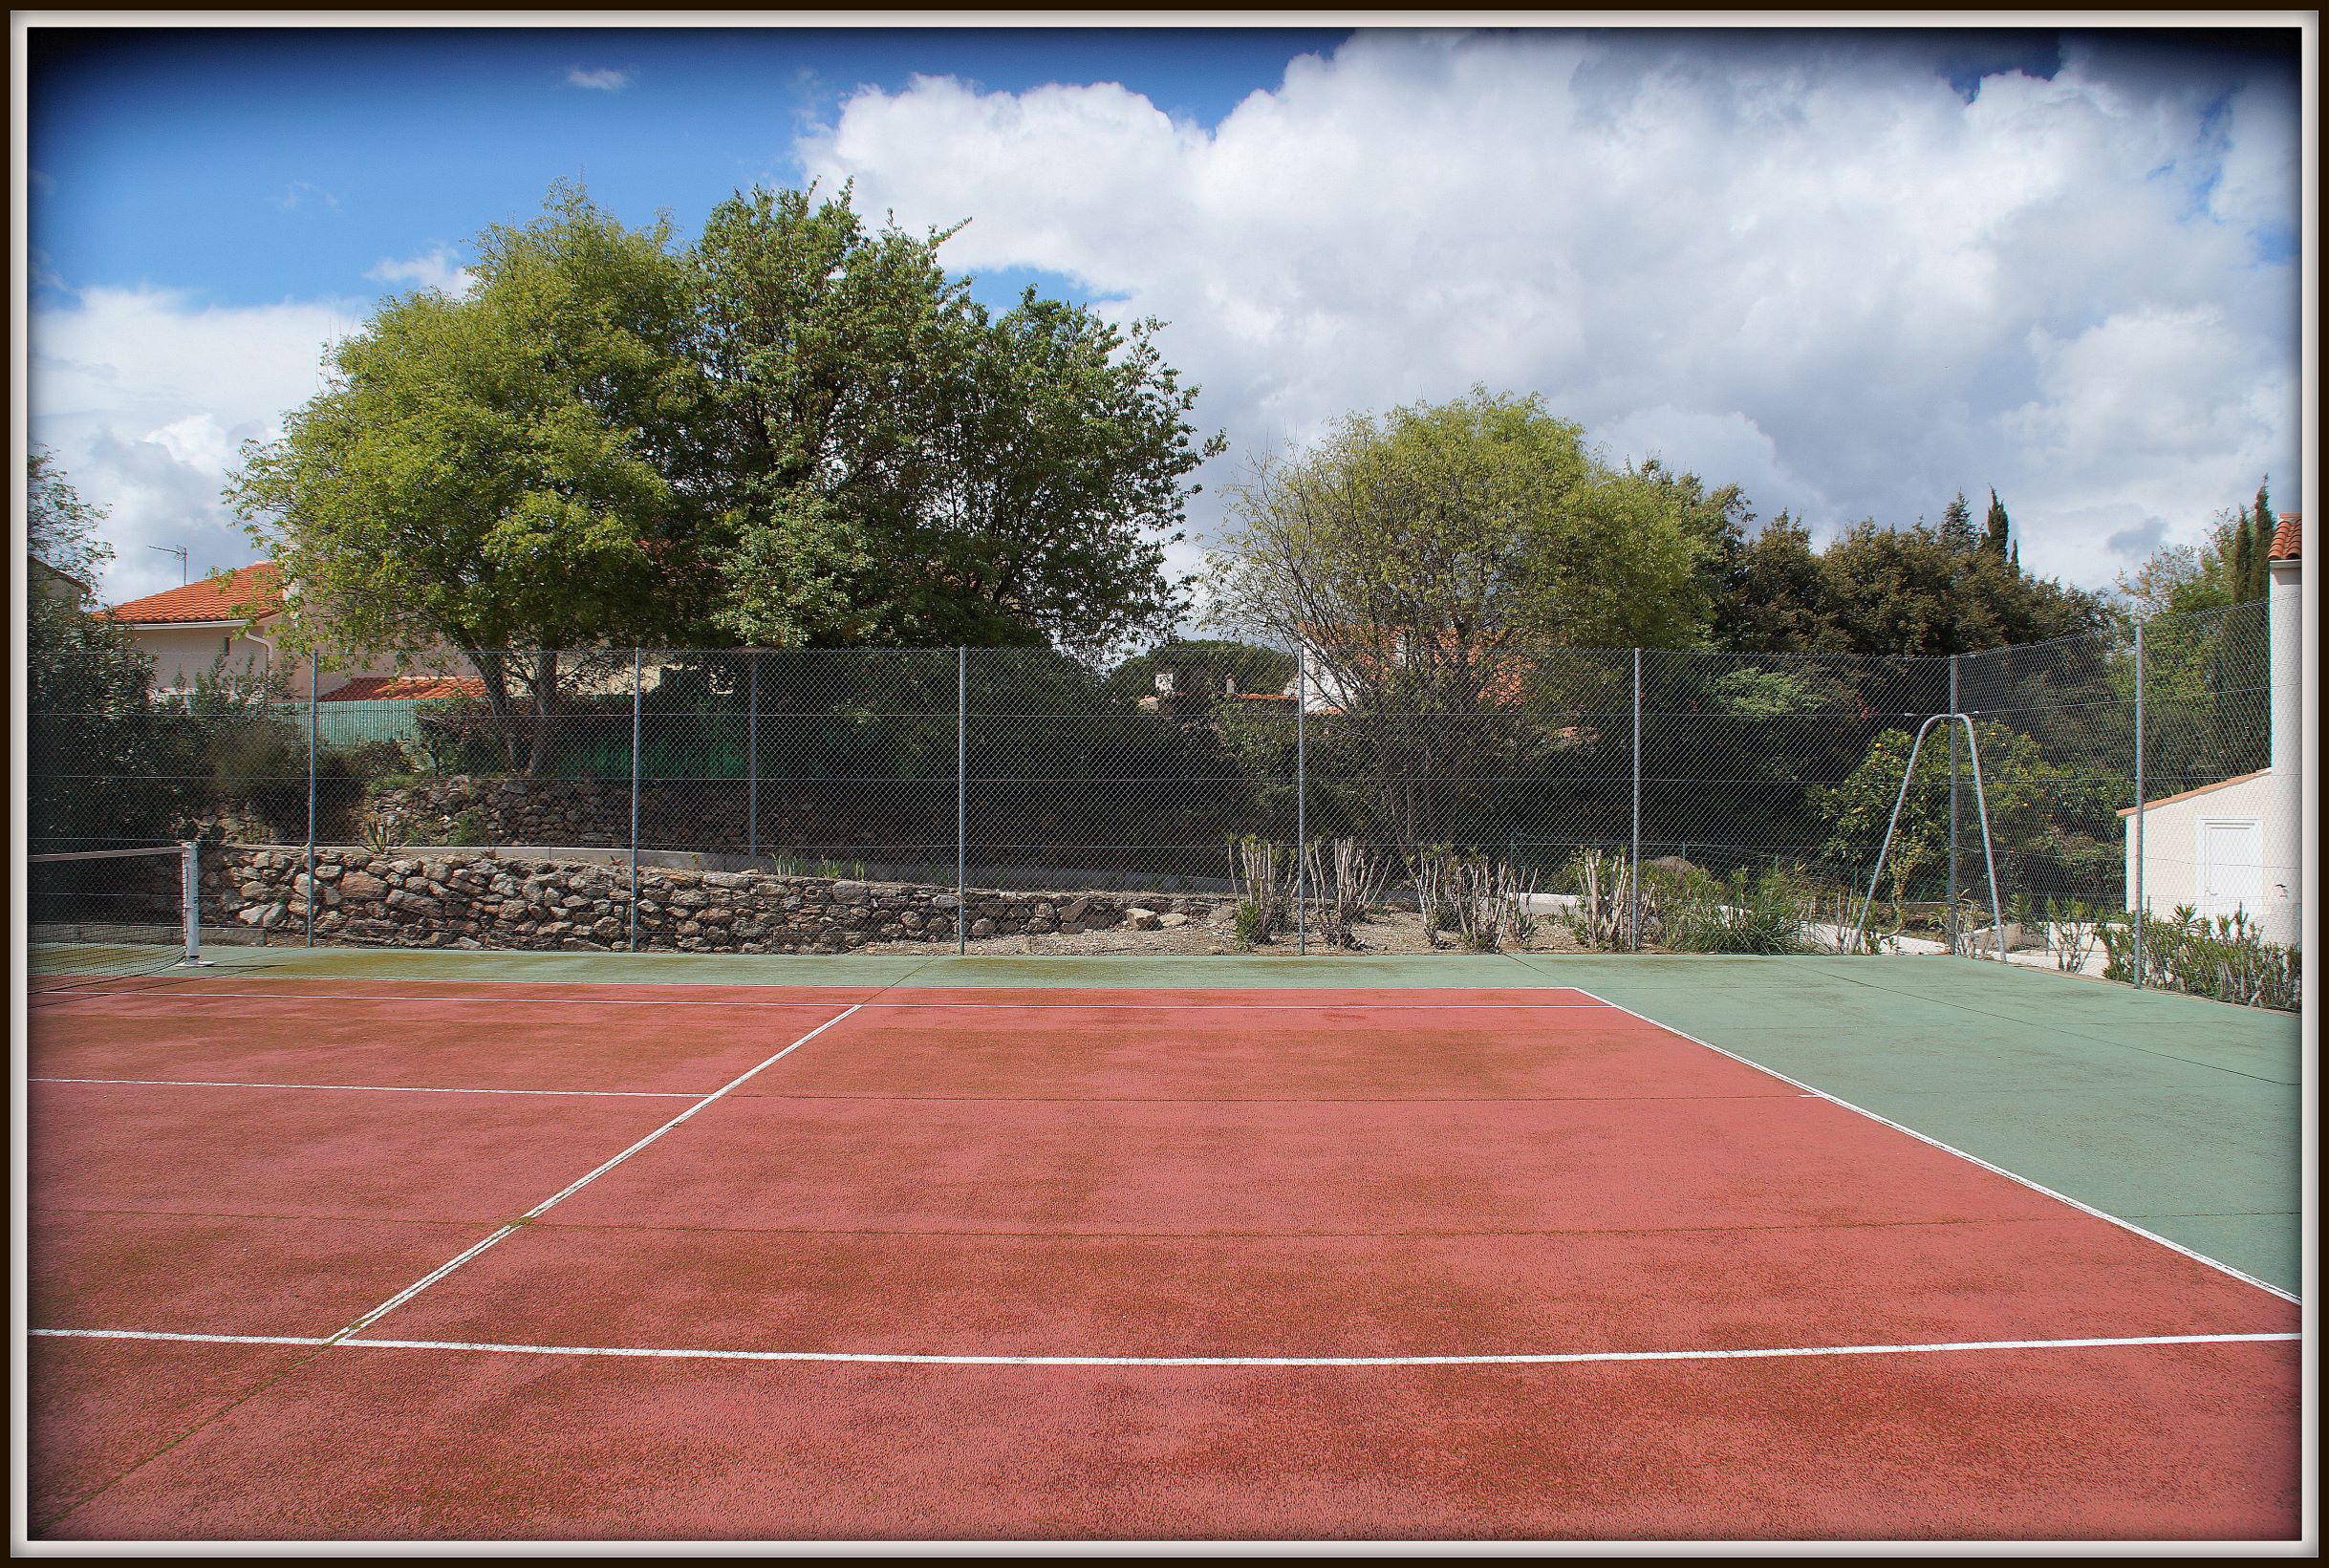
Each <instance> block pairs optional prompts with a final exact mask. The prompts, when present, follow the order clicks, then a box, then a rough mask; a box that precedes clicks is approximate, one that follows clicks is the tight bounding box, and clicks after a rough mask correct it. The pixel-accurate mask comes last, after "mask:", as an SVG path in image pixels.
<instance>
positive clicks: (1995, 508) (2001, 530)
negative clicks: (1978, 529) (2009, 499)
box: [1981, 484, 2013, 555]
mask: <svg viewBox="0 0 2329 1568" xmlns="http://www.w3.org/2000/svg"><path fill="white" fill-rule="evenodd" d="M1984 522H1985V527H1984V530H1983V538H1982V541H1981V548H1984V549H1986V550H1988V551H1989V552H1990V553H1991V554H1993V555H2003V554H2005V552H2006V539H2007V537H2008V535H2009V534H2011V533H2012V531H2013V524H2012V523H2011V522H2010V521H2008V519H2007V517H2006V507H2005V503H2004V502H2002V501H2000V500H1998V499H1997V487H1996V486H1995V485H1994V484H1993V485H1992V486H1990V515H1989V516H1988V518H1987V519H1985V520H1984Z"/></svg>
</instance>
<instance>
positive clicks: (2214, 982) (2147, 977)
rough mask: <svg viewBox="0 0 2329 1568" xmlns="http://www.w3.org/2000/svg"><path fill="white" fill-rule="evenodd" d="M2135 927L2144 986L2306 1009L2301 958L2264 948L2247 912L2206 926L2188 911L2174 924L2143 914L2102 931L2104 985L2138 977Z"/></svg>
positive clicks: (2273, 946) (2182, 909) (2181, 910)
mask: <svg viewBox="0 0 2329 1568" xmlns="http://www.w3.org/2000/svg"><path fill="white" fill-rule="evenodd" d="M2138 920H2140V921H2141V922H2142V926H2143V983H2144V984H2146V985H2149V986H2156V987H2158V988H2159V989H2161V990H2166V991H2182V992H2186V993H2189V995H2191V996H2195V997H2212V998H2214V999H2216V1000H2218V1001H2229V1002H2234V1003H2237V1004H2238V1005H2240V1006H2242V1007H2271V1008H2276V1009H2278V1010H2280V1011H2282V1012H2291V1013H2293V1012H2296V1011H2297V1008H2298V1006H2299V1005H2300V1003H2301V1002H2302V1001H2303V974H2302V968H2303V964H2302V954H2301V953H2300V952H2299V951H2298V950H2297V949H2296V948H2294V947H2283V946H2281V945H2280V944H2279V943H2277V942H2268V941H2266V940H2265V939H2264V934H2263V933H2262V932H2261V931H2260V930H2259V929H2258V928H2257V927H2255V926H2254V925H2252V924H2251V923H2250V922H2249V918H2248V915H2247V913H2245V912H2243V911H2234V912H2233V913H2231V914H2219V915H2217V916H2216V917H2215V918H2214V919H2213V920H2209V919H2207V918H2205V917H2203V916H2202V915H2200V914H2198V913H2196V912H2194V911H2193V910H2192V908H2191V906H2190V905H2189V904H2186V905H2181V906H2179V907H2178V908H2177V909H2176V911H2175V913H2174V915H2173V916H2172V917H2169V918H2165V919H2163V918H2161V917H2160V916H2158V915H2156V914H2144V915H2129V916H2128V917H2127V918H2125V919H2124V920H2113V921H2106V922H2104V923H2103V926H2102V927H2101V930H2100V935H2101V938H2102V941H2103V955H2104V957H2103V978H2104V979H2111V980H2133V979H2134V978H2135V928H2136V922H2137V921H2138Z"/></svg>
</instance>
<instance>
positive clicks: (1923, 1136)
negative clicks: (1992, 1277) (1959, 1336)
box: [1579, 987, 2303, 1305]
mask: <svg viewBox="0 0 2329 1568" xmlns="http://www.w3.org/2000/svg"><path fill="white" fill-rule="evenodd" d="M1579 991H1580V994H1582V995H1584V996H1588V997H1592V998H1593V999H1594V1000H1596V1001H1599V1002H1601V1003H1602V1004H1603V1005H1605V1006H1607V1007H1614V1008H1616V1009H1617V1010H1618V1011H1619V1012H1621V1013H1626V1014H1629V1015H1631V1016H1632V1017H1634V1018H1637V1019H1640V1020H1642V1021H1643V1022H1644V1023H1647V1024H1649V1025H1650V1027H1651V1028H1653V1029H1663V1030H1665V1031H1666V1032H1667V1033H1668V1034H1670V1035H1672V1036H1673V1037H1674V1038H1675V1039H1677V1040H1687V1041H1689V1042H1691V1043H1692V1044H1693V1045H1702V1046H1704V1047H1705V1048H1706V1049H1708V1050H1710V1051H1713V1052H1714V1054H1715V1055H1717V1056H1727V1057H1729V1058H1730V1059H1731V1060H1732V1061H1734V1062H1736V1063H1739V1064H1740V1065H1741V1066H1745V1067H1752V1068H1754V1069H1755V1070H1756V1071H1757V1072H1759V1073H1763V1074H1766V1075H1768V1076H1770V1077H1772V1078H1776V1079H1778V1080H1779V1082H1780V1083H1782V1084H1793V1085H1795V1086H1796V1087H1797V1088H1799V1089H1801V1090H1802V1091H1803V1092H1804V1093H1805V1094H1806V1095H1808V1096H1809V1097H1810V1098H1812V1099H1815V1100H1824V1101H1826V1102H1827V1103H1828V1104H1829V1105H1831V1106H1840V1107H1842V1108H1843V1109H1844V1110H1848V1111H1850V1112H1851V1113H1852V1114H1853V1115H1855V1116H1865V1117H1866V1118H1867V1119H1868V1120H1869V1121H1871V1122H1877V1123H1881V1124H1883V1125H1884V1126H1886V1127H1888V1128H1891V1129H1892V1130H1893V1131H1895V1132H1905V1133H1907V1134H1908V1136H1909V1137H1911V1138H1914V1139H1915V1140H1916V1141H1917V1142H1918V1143H1921V1144H1930V1145H1931V1146H1932V1147H1933V1148H1935V1149H1940V1150H1941V1151H1942V1152H1943V1153H1947V1154H1954V1155H1955V1156H1956V1157H1957V1158H1959V1159H1961V1160H1967V1161H1970V1162H1971V1163H1973V1164H1974V1165H1977V1166H1979V1167H1981V1169H1982V1170H1984V1171H1991V1172H1993V1173H1994V1174H1996V1175H2000V1176H2003V1177H2005V1178H2006V1180H2008V1181H2010V1182H2013V1183H2015V1184H2016V1185H2017V1186H2021V1187H2027V1188H2028V1189H2030V1191H2031V1192H2038V1193H2042V1194H2044V1195H2045V1196H2047V1197H2050V1198H2052V1199H2054V1200H2055V1201H2056V1202H2057V1203H2066V1204H2068V1205H2069V1206H2070V1207H2071V1208H2073V1209H2076V1210H2078V1211H2079V1213H2081V1214H2092V1215H2093V1216H2094V1217H2095V1218H2097V1219H2100V1220H2105V1221H2107V1222H2109V1223H2110V1224H2113V1225H2116V1226H2118V1227H2119V1228H2120V1229H2121V1230H2123V1231H2129V1232H2132V1233H2133V1234H2135V1235H2139V1236H2142V1237H2143V1238H2144V1239H2145V1240H2146V1241H2156V1242H2158V1243H2159V1244H2160V1245H2161V1246H2163V1247H2165V1248H2167V1250H2168V1251H2169V1252H2172V1253H2181V1254H2182V1255H2183V1256H2184V1257H2189V1258H2190V1259H2191V1260H2192V1261H2193V1262H2194V1263H2205V1264H2206V1265H2207V1266H2208V1267H2210V1268H2211V1269H2214V1270H2215V1271H2216V1272H2217V1273H2219V1274H2227V1275H2230V1276H2232V1278H2234V1279H2237V1280H2239V1281H2240V1282H2241V1283H2242V1284H2246V1285H2254V1286H2255V1287H2256V1288H2257V1289H2258V1290H2260V1291H2263V1292H2265V1293H2266V1294H2267V1295H2271V1296H2277V1297H2279V1298H2280V1299H2281V1300H2284V1301H2287V1302H2290V1303H2291V1304H2293V1305H2302V1304H2303V1303H2302V1302H2301V1301H2299V1300H2298V1299H2297V1297H2296V1296H2294V1295H2292V1294H2290V1293H2289V1292H2288V1291H2285V1290H2282V1289H2281V1288H2280V1287H2279V1286H2278V1285H2275V1284H2273V1283H2271V1282H2269V1281H2267V1280H2263V1279H2259V1278H2256V1277H2255V1276H2254V1275H2253V1274H2250V1273H2248V1272H2247V1271H2246V1270H2244V1269H2236V1268H2233V1267H2232V1265H2231V1264H2230V1263H2226V1262H2223V1261H2221V1260H2219V1259H2217V1258H2213V1257H2209V1256H2208V1255H2207V1254H2206V1253H2203V1252H2195V1251H2194V1250H2192V1249H2191V1248H2189V1247H2187V1246H2185V1245H2184V1244H2183V1243H2182V1242H2180V1241H2173V1240H2170V1239H2168V1238H2167V1236H2164V1235H2160V1234H2159V1233H2158V1232H2157V1231H2146V1230H2145V1229H2144V1228H2143V1227H2142V1226H2140V1225H2138V1224H2136V1223H2135V1222H2134V1221H2133V1220H2130V1219H2122V1218H2120V1217H2119V1216H2118V1215H2117V1214H2109V1213H2107V1212H2105V1211H2103V1210H2101V1209H2098V1208H2096V1207H2095V1206H2094V1205H2093V1204H2091V1203H2081V1202H2080V1201H2079V1200H2078V1199H2077V1198H2074V1197H2072V1196H2071V1195H2070V1194H2069V1193H2067V1192H2056V1191H2055V1190H2054V1189H2053V1188H2051V1187H2048V1186H2046V1185H2045V1184H2044V1183H2043V1182H2036V1181H2032V1180H2031V1179H2030V1178H2029V1177H2027V1176H2024V1175H2018V1174H2016V1172H2014V1171H2008V1170H2007V1169H2006V1168H2005V1167H2004V1166H2002V1165H1993V1164H1991V1163H1990V1162H1989V1161H1988V1160H1985V1159H1983V1158H1982V1157H1981V1156H1980V1155H1978V1154H1971V1153H1968V1152H1966V1151H1965V1150H1964V1149H1959V1148H1958V1147H1957V1146H1956V1145H1954V1144H1945V1143H1943V1142H1942V1141H1941V1140H1940V1139H1938V1138H1935V1137H1932V1136H1931V1135H1930V1134H1928V1133H1923V1132H1919V1131H1918V1130H1917V1129H1916V1128H1912V1127H1908V1126H1905V1125H1903V1124H1902V1123H1899V1122H1896V1121H1894V1120H1892V1118H1891V1117H1889V1116H1881V1115H1879V1114H1877V1113H1876V1112H1875V1111H1872V1110H1870V1109H1868V1108H1867V1106H1856V1105H1854V1104H1852V1102H1850V1101H1849V1100H1844V1099H1840V1098H1839V1097H1837V1096H1836V1095H1833V1094H1830V1093H1828V1092H1827V1091H1826V1090H1825V1089H1822V1088H1816V1087H1814V1086H1813V1085H1809V1084H1806V1083H1804V1082H1803V1081H1802V1080H1801V1079H1800V1078H1790V1077H1788V1076H1787V1075H1786V1074H1785V1073H1783V1072H1780V1071H1779V1069H1778V1068H1776V1067H1767V1066H1765V1065H1763V1063H1760V1062H1757V1061H1754V1060H1752V1059H1750V1058H1747V1057H1743V1056H1740V1055H1739V1054H1738V1053H1737V1052H1736V1051H1726V1050H1724V1049H1723V1048H1722V1047H1721V1046H1719V1045H1717V1044H1715V1043H1714V1042H1713V1041H1711V1040H1700V1039H1699V1038H1698V1037H1697V1036H1696V1035H1693V1034H1689V1033H1686V1032H1685V1031H1683V1030H1680V1029H1677V1028H1675V1027H1674V1026H1673V1025H1672V1024H1671V1023H1662V1022H1660V1021H1659V1020H1656V1019H1653V1018H1651V1017H1650V1015H1648V1014H1647V1013H1636V1012H1634V1010H1633V1009H1632V1008H1630V1007H1628V1006H1626V1005H1625V1004H1624V1003H1623V1002H1615V1001H1610V1000H1609V999H1607V997H1601V996H1596V995H1595V994H1594V993H1593V992H1590V991H1585V990H1584V989H1583V988H1582V987H1580V988H1579Z"/></svg>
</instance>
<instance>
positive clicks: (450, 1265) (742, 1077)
mask: <svg viewBox="0 0 2329 1568" xmlns="http://www.w3.org/2000/svg"><path fill="white" fill-rule="evenodd" d="M862 1005H863V1004H862V1003H852V1004H851V1006H850V1007H849V1008H848V1010H847V1011H845V1012H841V1013H837V1014H835V1015H834V1016H833V1017H831V1018H829V1019H827V1020H825V1021H824V1022H823V1023H820V1024H818V1025H817V1026H816V1027H815V1028H813V1029H811V1030H809V1033H807V1034H805V1035H803V1036H802V1037H801V1038H800V1039H798V1040H796V1041H794V1042H792V1043H791V1044H789V1045H787V1046H786V1047H785V1048H784V1049H783V1050H781V1051H779V1052H777V1053H776V1054H775V1055H774V1056H771V1057H769V1058H768V1059H767V1060H766V1061H765V1062H761V1063H757V1064H755V1065H753V1066H751V1067H748V1068H746V1069H745V1070H744V1072H742V1073H740V1074H738V1075H737V1076H736V1077H734V1078H731V1079H729V1080H728V1081H727V1082H726V1083H724V1084H722V1085H720V1087H718V1088H716V1089H714V1090H712V1092H711V1093H709V1094H707V1095H705V1096H704V1097H703V1098H702V1099H701V1100H699V1101H697V1102H696V1103H695V1104H694V1105H692V1106H688V1107H687V1108H686V1109H685V1110H683V1111H681V1112H679V1115H677V1116H674V1117H673V1118H672V1119H671V1120H670V1121H668V1122H665V1123H664V1124H663V1125H662V1126H661V1127H659V1128H656V1129H655V1130H654V1131H653V1132H650V1133H648V1134H647V1136H645V1137H644V1138H641V1139H640V1140H639V1141H638V1142H636V1143H635V1144H633V1145H632V1146H631V1147H630V1148H629V1149H624V1150H623V1151H622V1152H621V1153H619V1154H617V1155H615V1157H614V1158H613V1159H611V1160H608V1161H606V1162H605V1163H604V1164H602V1165H600V1166H598V1167H597V1168H596V1169H594V1170H593V1171H589V1172H587V1173H585V1174H584V1175H582V1176H579V1177H577V1178H576V1179H574V1180H573V1181H571V1182H569V1183H568V1184H567V1185H566V1186H564V1187H562V1188H560V1189H559V1190H558V1191H557V1192H552V1193H551V1194H550V1196H549V1197H546V1198H544V1199H543V1200H542V1201H541V1202H540V1203H537V1204H535V1205H534V1206H533V1207H532V1208H530V1209H528V1210H527V1211H526V1213H525V1214H521V1215H519V1216H518V1217H517V1218H516V1219H513V1220H511V1221H510V1222H509V1223H508V1224H507V1225H505V1226H503V1227H502V1228H501V1229H500V1230H498V1231H495V1232H494V1233H493V1234H492V1235H488V1236H486V1237H485V1239H484V1240H482V1241H480V1242H478V1243H477V1244H476V1245H475V1246H473V1247H470V1248H468V1249H466V1250H465V1251H464V1252H462V1253H460V1254H459V1255H457V1256H455V1257H451V1258H449V1259H447V1260H446V1261H445V1262H443V1263H442V1264H440V1265H438V1267H436V1268H434V1269H432V1270H430V1271H429V1272H428V1273H427V1274H425V1275H423V1276H422V1277H421V1278H419V1279H416V1280H415V1281H413V1282H412V1283H411V1284H409V1285H407V1286H405V1287H404V1288H403V1289H402V1290H400V1291H399V1292H397V1293H396V1294H395V1295H394V1296H391V1297H390V1298H389V1299H388V1300H385V1301H382V1302H381V1303H380V1304H379V1305H378V1306H376V1307H374V1308H373V1309H372V1310H371V1311H370V1312H367V1313H365V1314H364V1315H363V1316H362V1317H360V1318H357V1319H356V1321H353V1322H351V1323H349V1324H348V1325H347V1326H346V1327H344V1328H342V1329H340V1330H339V1331H338V1332H337V1333H335V1334H334V1335H332V1336H331V1340H330V1342H333V1343H336V1342H339V1341H342V1340H345V1339H346V1338H347V1337H348V1336H349V1335H351V1334H355V1333H356V1332H358V1331H360V1330H362V1329H363V1328H365V1327H367V1326H369V1325H370V1324H372V1323H375V1322H377V1321H379V1320H380V1319H381V1318H383V1317H385V1316H386V1315H387V1314H389V1313H391V1312H394V1311H395V1310H396V1309H397V1308H398V1307H400V1306H402V1305H403V1304H404V1303H405V1302H407V1301H409V1300H412V1299H413V1298H414V1297H416V1296H418V1295H420V1294H421V1292H422V1291H424V1290H426V1289H428V1288H429V1286H431V1285H433V1284H435V1283H436V1282H437V1281H438V1280H440V1279H442V1278H444V1277H445V1276H446V1275H448V1274H451V1273H452V1272H453V1271H454V1270H455V1269H457V1268H459V1267H461V1266H462V1265H463V1264H464V1263H466V1262H467V1261H468V1260H469V1259H470V1258H472V1257H476V1256H477V1255H478V1254H480V1253H482V1252H484V1251H485V1250H486V1249H487V1248H489V1247H492V1246H494V1245H496V1244H497V1243H499V1242H501V1241H502V1240H504V1239H505V1238H506V1237H507V1236H509V1235H511V1234H512V1233H514V1232H516V1231H517V1230H519V1229H520V1228H522V1227H524V1226H526V1225H528V1224H530V1223H531V1222H532V1221H534V1220H536V1219H539V1218H541V1217H542V1215H544V1214H548V1213H549V1212H550V1210H551V1209H553V1208H555V1207H556V1206H557V1205H559V1204H560V1203H563V1202H565V1201H566V1200H567V1199H568V1198H570V1197H572V1196H573V1195H574V1194H575V1193H576V1192H581V1191H582V1190H583V1189H584V1188H586V1187H588V1186H590V1185H591V1183H593V1182H594V1181H596V1180H597V1179H598V1178H599V1177H601V1176H603V1175H605V1174H606V1173H607V1172H608V1171H612V1170H614V1169H615V1167H616V1166H618V1165H620V1164H622V1163H623V1161H625V1160H627V1159H629V1158H630V1157H631V1156H632V1155H634V1154H636V1153H637V1152H638V1151H639V1150H640V1149H645V1148H646V1147H647V1146H648V1145H649V1144H651V1143H654V1142H655V1141H656V1140H657V1139H658V1138H660V1137H661V1136H662V1135H663V1134H664V1133H666V1132H669V1131H670V1130H671V1129H672V1128H676V1127H678V1126H679V1124H680V1123H681V1122H684V1121H686V1120H687V1119H688V1118H689V1117H690V1116H693V1115H695V1114H696V1112H698V1111H700V1110H701V1109H702V1108H703V1107H704V1106H708V1105H710V1104H712V1103H713V1102H714V1101H716V1100H719V1099H722V1097H724V1096H725V1095H727V1094H728V1093H730V1092H731V1091H732V1090H734V1089H736V1088H739V1087H741V1086H742V1085H744V1082H745V1081H746V1080H748V1079H750V1078H751V1077H752V1075H753V1074H754V1073H757V1072H759V1071H761V1070H762V1069H763V1068H766V1067H769V1066H772V1065H774V1064H775V1063H779V1062H782V1061H783V1060H784V1059H785V1058H787V1057H788V1056H790V1055H791V1054H792V1053H793V1052H795V1051H797V1050H799V1049H800V1048H801V1047H802V1046H804V1045H806V1044H808V1043H809V1042H810V1041H812V1040H814V1039H816V1038H817V1036H819V1035H821V1034H823V1033H824V1032H825V1031H826V1030H828V1029H830V1028H831V1027H832V1026H833V1025H834V1024H836V1023H839V1022H840V1021H841V1020H843V1019H846V1018H848V1017H849V1016H850V1015H851V1014H852V1013H854V1012H856V1011H857V1009H858V1007H860V1006H862Z"/></svg>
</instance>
